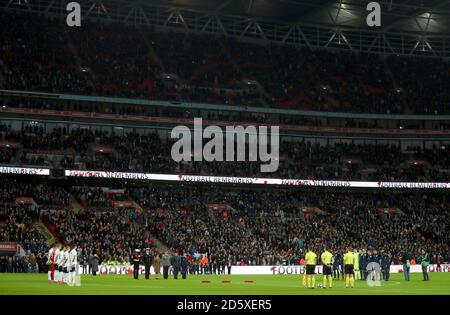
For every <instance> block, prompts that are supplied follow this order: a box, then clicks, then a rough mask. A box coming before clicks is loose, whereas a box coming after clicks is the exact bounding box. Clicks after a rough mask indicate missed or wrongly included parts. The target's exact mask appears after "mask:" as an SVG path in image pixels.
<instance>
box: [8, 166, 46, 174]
mask: <svg viewBox="0 0 450 315" xmlns="http://www.w3.org/2000/svg"><path fill="white" fill-rule="evenodd" d="M0 174H17V175H43V176H48V175H50V170H49V169H48V168H34V167H31V168H27V167H9V166H0Z"/></svg>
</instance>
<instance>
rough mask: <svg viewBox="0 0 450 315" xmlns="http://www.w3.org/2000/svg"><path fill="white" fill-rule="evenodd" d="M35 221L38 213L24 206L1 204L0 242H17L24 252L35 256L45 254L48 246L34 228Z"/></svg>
mask: <svg viewBox="0 0 450 315" xmlns="http://www.w3.org/2000/svg"><path fill="white" fill-rule="evenodd" d="M3 190H4V189H2V191H3ZM36 220H38V212H37V211H36V210H31V209H30V208H29V207H27V206H26V205H14V204H6V203H5V204H2V206H1V207H0V226H1V229H0V242H18V243H19V244H21V245H22V247H23V249H24V250H26V251H29V252H31V253H35V254H38V253H43V252H45V251H46V250H47V249H48V246H47V244H46V242H45V237H44V236H43V235H42V234H41V233H40V232H39V230H38V229H37V228H36V227H35V226H34V223H35V222H36Z"/></svg>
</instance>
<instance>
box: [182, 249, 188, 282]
mask: <svg viewBox="0 0 450 315" xmlns="http://www.w3.org/2000/svg"><path fill="white" fill-rule="evenodd" d="M188 267H189V262H188V259H187V257H186V254H182V255H180V271H181V277H182V278H183V280H186V275H187V272H188Z"/></svg>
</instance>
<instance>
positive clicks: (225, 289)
mask: <svg viewBox="0 0 450 315" xmlns="http://www.w3.org/2000/svg"><path fill="white" fill-rule="evenodd" d="M430 278H431V281H429V282H424V281H422V279H421V274H418V273H416V274H411V282H409V283H408V282H405V281H404V280H403V275H402V274H394V275H392V276H391V280H390V281H388V282H383V283H382V286H380V287H369V286H368V285H367V284H366V282H364V281H356V285H355V288H353V289H350V288H349V289H345V288H344V282H343V281H342V280H341V281H334V282H333V288H332V289H319V288H316V289H306V288H304V287H303V286H302V284H301V281H300V276H298V275H297V276H294V275H292V276H291V275H280V276H272V275H269V276H266V275H265V276H237V275H236V276H233V275H232V276H228V275H224V276H217V275H214V276H210V275H206V276H205V275H203V276H200V275H197V276H190V277H188V279H187V280H181V279H178V280H174V279H173V278H170V279H169V280H163V279H159V280H154V279H153V277H152V279H151V280H148V281H147V280H145V279H144V277H142V276H141V277H140V279H139V280H134V279H132V277H131V276H124V275H115V276H114V275H103V276H102V275H100V276H96V277H94V276H91V275H83V276H82V278H81V287H68V286H66V285H61V284H56V283H48V282H47V275H46V274H0V295H6V294H89V295H91V294H104V295H111V294H164V295H167V294H172V295H207V294H210V295H221V294H223V295H252V294H254V295H272V294H275V295H276V294H315V295H316V294H318V295H323V294H336V295H342V294H366V295H380V294H382V295H395V294H408V295H409V294H450V273H431V274H430ZM202 280H210V281H211V282H210V283H202V282H201V281H202ZM223 280H228V281H231V282H230V283H222V281H223ZM244 280H253V281H254V282H253V283H245V282H244ZM321 281H322V276H321V275H317V277H316V285H317V284H318V283H321Z"/></svg>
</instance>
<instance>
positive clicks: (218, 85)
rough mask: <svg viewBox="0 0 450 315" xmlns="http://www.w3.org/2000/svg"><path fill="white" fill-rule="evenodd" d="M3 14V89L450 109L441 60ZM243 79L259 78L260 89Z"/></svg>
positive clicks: (370, 109) (379, 109)
mask: <svg viewBox="0 0 450 315" xmlns="http://www.w3.org/2000/svg"><path fill="white" fill-rule="evenodd" d="M1 14H2V16H1V17H2V21H4V25H5V26H6V27H3V28H2V32H1V33H0V36H1V37H0V38H1V43H2V46H1V51H0V55H1V56H2V60H3V64H4V70H3V71H4V76H5V78H6V84H5V87H4V88H6V89H12V90H29V91H44V92H68V93H72V94H88V95H109V96H128V97H137V98H146V99H172V100H178V101H180V100H184V101H201V102H211V103H219V104H235V105H241V106H249V105H259V106H272V107H281V108H295V109H315V110H325V111H345V112H357V113H361V112H364V113H388V114H389V113H402V114H407V113H417V114H430V115H435V114H447V113H448V108H449V107H448V104H449V101H450V95H449V92H448V89H447V88H446V87H445V82H448V81H449V79H450V77H449V76H450V71H449V64H448V62H447V61H442V60H440V59H428V60H427V61H423V60H422V59H415V58H408V57H401V56H392V57H389V58H387V60H386V61H384V60H383V59H382V58H381V57H378V56H375V55H370V56H369V55H363V54H349V53H340V52H332V51H319V50H317V51H311V50H309V49H305V48H302V49H295V48H287V47H274V46H260V45H256V44H248V43H240V42H237V41H233V40H228V39H223V38H215V37H211V36H210V37H204V36H203V37H202V36H197V35H179V34H170V33H163V34H161V33H159V32H154V31H153V32H152V31H151V30H145V32H140V31H139V30H138V29H136V28H133V27H131V26H127V27H124V26H123V25H120V26H118V25H114V24H111V25H105V24H101V23H92V22H90V24H89V25H88V26H87V27H85V28H82V30H81V31H73V30H69V29H68V28H67V27H65V24H64V21H63V20H58V19H47V18H44V17H40V18H38V19H34V16H33V18H31V17H30V15H28V14H26V13H14V14H6V13H4V12H2V13H1ZM18 21H21V22H20V23H19V22H18ZM12 29H13V30H14V32H12V31H11V30H12ZM47 36H51V38H53V39H54V40H53V41H51V42H50V41H47V40H45V39H46V38H48V37H47ZM44 37H45V38H44ZM156 38H157V39H158V40H156ZM130 43H133V44H132V45H131V44H130ZM205 43H207V45H206V46H205ZM136 44H138V45H136ZM119 47H120V49H119ZM43 52H44V53H43ZM25 60H26V62H25ZM157 60H159V61H161V63H158V62H157ZM228 60H229V62H228ZM375 64H376V65H377V66H374V65H375ZM31 65H33V68H30V67H31ZM35 68H37V69H40V70H39V71H33V70H32V69H35ZM13 69H14V70H13ZM164 69H165V70H166V71H168V73H169V74H168V73H166V72H165V70H164ZM111 71H112V73H111ZM30 73H32V75H30ZM170 74H174V75H175V76H176V77H177V78H178V80H175V81H176V82H175V83H166V82H165V80H166V81H167V76H168V75H169V76H170ZM171 81H173V80H172V79H171ZM241 81H243V82H252V81H256V82H258V84H260V85H261V86H262V90H263V92H261V91H260V92H258V91H257V89H255V88H252V89H250V88H249V87H247V88H246V87H245V84H244V86H242V85H243V84H242V82H241ZM250 85H251V84H250ZM428 95H430V96H431V97H428Z"/></svg>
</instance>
